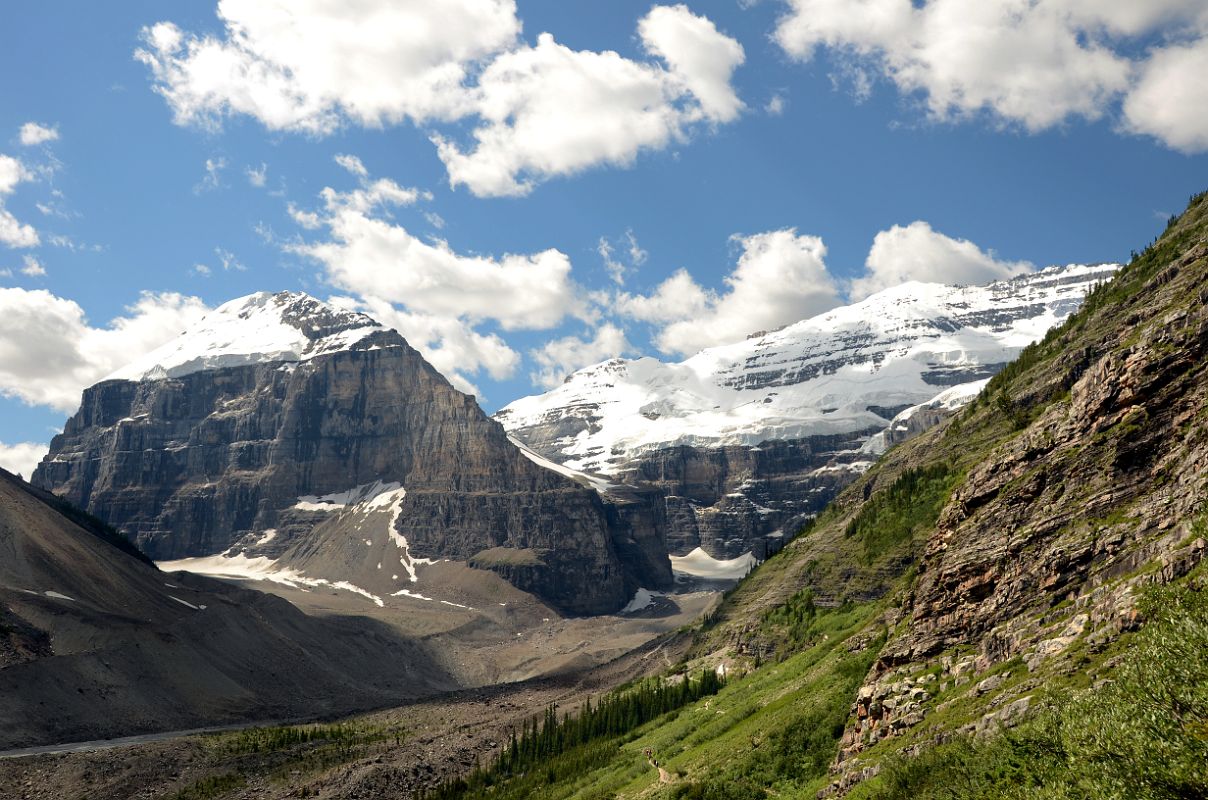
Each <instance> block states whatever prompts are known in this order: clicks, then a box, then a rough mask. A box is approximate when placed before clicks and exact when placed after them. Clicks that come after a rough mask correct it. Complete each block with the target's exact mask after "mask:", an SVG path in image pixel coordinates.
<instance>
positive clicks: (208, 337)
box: [105, 292, 383, 381]
mask: <svg viewBox="0 0 1208 800" xmlns="http://www.w3.org/2000/svg"><path fill="white" fill-rule="evenodd" d="M380 330H383V328H382V326H380V325H378V324H377V323H376V322H375V321H374V320H372V319H371V318H369V317H367V316H366V315H364V314H358V313H356V312H353V311H346V310H343V309H340V308H336V307H335V306H332V305H329V304H327V303H324V302H321V301H319V300H316V299H315V298H313V297H311V296H310V295H308V294H305V293H303V292H278V293H276V294H273V293H271V292H256V293H255V294H250V295H248V296H246V297H240V298H238V299H235V300H231V301H230V302H228V303H224V304H223V305H221V306H219V307H218V308H216V309H214V311H212V312H210V313H209V314H207V315H206V316H205V317H203V318H202V319H201V321H200V322H198V323H197V324H196V325H194V326H193V327H191V328H189V329H188V330H186V331H184V332H182V333H181V334H180V336H178V337H176V338H175V339H173V340H172V341H170V342H168V343H166V344H164V345H162V346H160V347H158V348H156V349H155V350H152V351H151V352H150V353H147V354H146V355H144V356H143V357H141V358H139V359H137V360H136V361H134V362H132V363H130V364H127V365H126V366H124V367H122V368H121V369H119V370H117V371H116V372H114V373H113V374H112V375H109V376H108V377H107V378H105V380H127V381H137V380H160V379H163V378H177V377H180V376H181V375H188V374H189V373H192V372H200V371H202V370H207V369H219V368H222V367H235V366H243V365H246V364H262V363H268V362H273V361H306V360H308V359H311V358H314V357H315V356H317V355H322V354H324V353H333V352H338V351H340V350H347V349H349V348H350V347H352V346H353V345H354V344H356V343H357V342H359V341H361V340H362V339H364V338H365V337H366V336H369V335H370V334H372V333H375V332H377V331H380Z"/></svg>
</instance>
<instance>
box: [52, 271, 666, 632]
mask: <svg viewBox="0 0 1208 800" xmlns="http://www.w3.org/2000/svg"><path fill="white" fill-rule="evenodd" d="M266 331H267V332H266ZM235 334H237V335H235ZM33 482H34V483H35V484H36V485H38V486H41V487H44V488H46V489H49V490H51V491H53V492H55V493H56V494H58V495H60V496H62V497H64V498H65V499H67V500H69V501H70V502H72V503H74V504H76V505H78V506H80V507H82V508H85V509H87V510H88V511H89V512H91V513H93V514H95V515H96V516H98V517H100V518H101V519H103V520H105V521H107V522H108V523H110V524H112V525H114V526H115V527H116V528H118V529H119V530H120V531H122V532H123V533H125V534H126V535H128V536H129V537H130V538H131V539H133V540H134V541H136V542H137V543H138V544H139V545H140V546H141V547H142V548H143V549H144V550H145V551H146V552H147V553H148V554H149V555H151V556H152V557H153V558H156V559H177V558H183V557H187V556H203V555H211V554H216V553H222V552H224V551H227V550H228V549H229V548H231V547H232V546H233V545H235V544H237V543H239V542H241V541H244V540H251V539H258V538H261V537H262V536H263V535H264V534H265V533H266V532H268V531H282V532H283V533H282V539H281V540H279V541H278V542H277V546H278V549H280V548H282V547H285V546H286V545H288V544H290V543H291V542H290V541H289V540H290V539H293V540H295V541H296V540H299V539H300V538H304V537H305V536H306V535H307V530H308V526H307V524H306V519H305V515H302V517H301V518H300V517H299V515H298V513H296V512H297V508H296V507H297V506H298V505H299V503H300V500H301V499H302V498H306V497H323V496H329V495H334V494H339V493H341V492H347V491H349V490H353V489H355V488H356V487H363V486H367V485H371V484H374V483H375V482H389V483H392V484H394V485H396V486H398V487H401V488H403V489H404V490H405V496H403V497H402V498H401V502H400V505H399V508H398V513H397V514H396V515H395V518H394V521H393V528H394V531H395V532H396V533H397V534H398V535H399V536H401V537H402V539H403V540H405V541H404V542H403V543H402V546H403V547H405V548H406V549H407V550H409V554H410V556H411V557H413V558H451V559H456V560H462V561H470V560H472V559H474V558H475V556H476V555H477V554H479V553H480V552H482V551H487V550H492V549H496V548H508V549H515V550H523V551H525V552H526V553H529V554H531V555H532V560H533V561H534V562H535V563H534V564H532V565H531V566H530V567H528V568H526V569H525V570H524V571H523V572H517V571H516V570H514V569H512V568H507V569H506V570H505V568H504V567H502V566H501V567H500V570H501V571H505V572H506V574H508V575H509V576H510V577H512V578H513V579H514V580H516V581H517V583H518V585H521V586H522V587H523V588H525V589H526V590H528V591H532V592H534V593H535V594H537V595H539V596H540V597H542V598H543V599H545V600H547V601H548V602H550V603H552V604H553V605H555V606H556V607H558V608H560V609H562V610H564V611H567V612H570V613H584V614H591V613H602V612H607V611H613V610H615V609H617V608H619V607H621V606H623V605H624V604H625V603H626V602H627V601H628V600H629V598H630V597H632V595H633V592H634V591H635V589H636V588H637V586H638V585H639V584H642V585H645V586H649V587H660V586H665V585H666V584H667V583H668V582H669V581H670V577H671V576H670V566H669V562H668V561H667V559H666V554H665V546H663V544H662V542H661V541H659V540H658V537H657V535H655V536H653V537H652V536H650V535H645V536H643V537H642V538H640V539H639V538H635V537H634V533H633V531H632V530H630V529H629V528H628V527H626V526H624V525H616V524H614V525H610V524H609V511H608V510H607V509H606V507H605V506H604V504H603V503H602V501H601V500H600V498H599V497H598V496H597V495H596V493H595V492H593V491H592V490H590V489H588V488H585V487H584V486H582V485H580V484H578V483H576V482H575V481H574V480H571V479H569V478H567V477H565V476H563V475H560V474H558V473H556V472H554V471H552V470H548V469H543V468H542V467H541V466H539V465H537V464H535V463H533V461H532V460H531V459H529V458H526V457H525V456H524V455H522V454H521V452H520V451H519V450H518V449H517V448H516V447H515V446H513V445H512V444H511V443H510V442H509V441H508V438H507V435H506V434H505V432H504V430H503V428H502V427H501V426H500V425H499V424H498V423H497V422H495V421H493V420H491V419H489V418H488V417H487V416H486V415H485V414H483V412H482V411H481V409H480V408H479V407H478V405H477V403H476V402H475V401H474V398H472V397H469V396H467V395H464V394H462V393H461V392H458V391H457V390H455V389H454V388H453V387H452V386H451V385H450V384H449V383H448V382H447V381H446V380H445V379H444V378H443V377H442V376H441V375H440V374H439V373H438V372H437V371H436V370H435V369H433V368H432V367H431V366H430V365H429V364H428V363H427V362H425V361H424V359H423V358H422V357H421V356H420V355H419V353H418V352H416V351H415V350H414V349H413V348H411V347H410V346H409V345H408V344H407V343H406V341H404V340H403V338H402V337H401V336H399V335H398V334H397V333H396V332H394V331H390V330H384V329H381V328H380V327H378V326H376V324H374V323H373V322H372V320H369V319H368V318H366V317H364V316H362V315H355V314H348V313H346V312H341V311H338V310H336V309H332V308H331V307H328V306H326V305H325V304H322V303H319V302H318V301H316V300H314V299H312V298H309V297H307V296H305V295H299V294H290V293H281V294H278V295H268V294H259V295H253V296H251V297H249V298H244V299H242V300H237V301H233V302H232V303H228V304H227V305H226V306H223V307H222V308H221V309H219V310H218V311H216V312H214V314H212V315H211V316H210V317H209V318H207V321H205V322H203V324H202V325H201V326H199V329H198V330H195V331H187V332H186V333H185V334H183V335H182V336H181V338H180V339H179V340H177V341H175V342H173V343H170V344H169V345H167V346H165V348H162V349H161V350H160V351H157V352H156V353H152V354H151V355H150V356H148V357H147V358H146V359H144V361H143V362H142V363H140V364H138V365H134V366H133V367H131V368H128V369H126V370H124V371H122V372H121V373H119V374H118V376H117V377H115V378H114V379H110V380H105V381H102V382H101V383H99V384H97V385H96V386H93V387H91V388H89V389H87V390H85V392H84V396H83V400H82V403H81V407H80V410H79V411H78V412H77V413H76V414H75V415H74V416H73V417H72V418H71V419H70V420H69V421H68V422H67V424H66V426H65V428H64V431H63V433H62V434H60V435H59V436H56V437H55V438H54V440H53V442H52V443H51V449H50V453H49V454H48V456H47V457H46V459H45V460H44V461H43V463H42V464H41V466H40V467H39V468H38V470H37V472H36V473H35V474H34V476H33ZM283 566H288V565H283ZM315 568H316V565H315V564H314V563H312V564H311V569H315ZM322 577H327V578H329V579H340V578H343V577H344V576H340V575H327V576H322Z"/></svg>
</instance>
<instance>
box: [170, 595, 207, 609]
mask: <svg viewBox="0 0 1208 800" xmlns="http://www.w3.org/2000/svg"><path fill="white" fill-rule="evenodd" d="M168 597H169V598H170V599H172V600H175V601H176V602H178V603H180V604H181V605H182V606H188V607H189V608H191V609H193V610H194V611H201V606H195V605H193V604H192V603H190V602H189V601H188V600H181V599H180V598H179V597H173V596H172V595H168Z"/></svg>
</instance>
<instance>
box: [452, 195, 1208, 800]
mask: <svg viewBox="0 0 1208 800" xmlns="http://www.w3.org/2000/svg"><path fill="white" fill-rule="evenodd" d="M1206 304H1208V197H1206V196H1204V195H1201V196H1198V197H1196V198H1193V200H1192V203H1191V204H1190V206H1189V208H1188V210H1187V211H1186V212H1185V213H1184V215H1183V216H1182V217H1180V218H1179V219H1178V220H1177V221H1176V222H1173V223H1172V224H1171V225H1170V227H1169V228H1168V229H1167V231H1166V232H1165V233H1164V234H1163V236H1162V237H1161V238H1160V239H1159V240H1158V241H1157V242H1156V243H1155V244H1154V245H1152V246H1151V247H1149V248H1147V249H1146V250H1145V251H1144V252H1143V253H1141V254H1139V255H1137V256H1136V257H1135V258H1134V259H1133V261H1132V263H1131V264H1129V266H1128V267H1127V268H1125V269H1124V270H1122V271H1121V272H1120V274H1119V275H1118V276H1117V277H1116V278H1115V279H1114V280H1113V281H1111V282H1109V283H1106V284H1104V285H1103V286H1100V287H1098V288H1096V289H1095V291H1094V292H1092V293H1091V295H1090V296H1089V298H1088V300H1087V302H1086V305H1085V307H1084V308H1083V309H1082V310H1081V311H1079V312H1078V313H1077V314H1076V315H1075V316H1073V317H1072V318H1071V319H1070V320H1069V321H1067V323H1066V324H1064V325H1063V326H1061V327H1060V328H1058V329H1056V330H1054V331H1053V332H1052V333H1050V334H1049V335H1048V336H1046V337H1045V339H1044V340H1043V341H1042V342H1040V343H1038V344H1036V345H1035V346H1032V347H1029V348H1026V349H1025V350H1024V351H1023V352H1022V353H1021V355H1020V357H1019V358H1018V359H1017V360H1016V361H1015V362H1013V363H1012V364H1011V365H1010V366H1008V367H1007V368H1006V369H1004V370H1002V371H1001V372H1000V373H999V374H998V375H997V376H996V377H995V378H993V379H992V380H991V381H990V382H989V385H988V386H987V388H986V390H985V391H984V392H983V393H982V394H981V395H979V398H978V400H977V401H976V402H975V403H973V404H972V405H970V406H969V407H967V408H966V410H965V411H963V412H962V413H960V414H959V415H957V416H955V417H954V418H951V419H949V420H948V421H946V422H944V423H942V424H940V425H939V426H938V427H936V428H934V429H932V430H930V431H928V432H927V433H924V434H922V435H921V436H919V437H917V438H914V439H911V440H910V441H908V442H906V443H904V444H901V445H898V446H897V447H894V448H893V449H891V450H890V451H889V452H888V453H887V454H886V455H885V457H884V458H883V459H881V460H880V461H879V462H878V463H877V464H876V465H875V466H874V467H873V468H872V469H870V470H869V471H868V472H867V473H866V474H865V475H864V476H862V477H861V478H860V479H859V480H857V481H856V482H855V483H853V484H852V485H851V486H850V487H848V488H847V489H846V490H845V491H844V492H843V493H842V494H841V495H840V496H839V498H838V499H837V500H836V501H835V502H834V503H832V504H831V506H830V507H829V508H828V509H827V510H826V511H825V512H824V513H823V514H822V515H820V516H819V518H818V519H817V520H815V521H814V522H813V523H812V524H811V525H810V526H809V527H808V528H807V529H806V530H805V531H804V532H803V533H802V534H801V535H799V536H798V537H797V538H796V539H795V540H794V541H793V542H791V543H790V544H789V545H788V546H786V547H785V548H784V550H783V551H781V552H780V553H779V554H777V555H775V556H774V557H772V558H771V559H770V560H768V561H767V562H766V563H764V564H763V565H761V566H760V567H759V568H758V569H757V570H755V572H753V573H752V574H751V575H750V576H749V577H748V578H747V579H746V580H744V581H743V582H742V583H741V584H740V585H739V586H738V587H737V588H736V589H735V590H734V591H733V592H731V593H729V595H728V596H727V598H726V599H725V601H724V602H723V604H722V605H721V607H720V608H719V609H717V611H716V612H715V613H714V614H712V615H710V617H709V618H708V619H706V620H705V621H704V622H703V623H702V624H701V625H700V626H699V627H697V628H696V629H694V630H692V631H689V632H687V633H685V634H684V635H690V636H692V637H693V638H694V649H693V655H692V656H691V657H690V659H689V662H688V663H687V664H686V665H684V666H682V667H680V669H681V670H683V669H695V668H697V667H699V666H702V665H704V666H709V667H715V668H717V669H718V670H719V671H725V672H726V673H727V674H728V675H730V676H731V680H730V681H729V683H728V685H727V686H726V687H725V688H724V689H722V690H721V691H720V692H719V693H718V695H717V696H716V697H714V698H709V699H707V700H703V701H699V702H696V703H693V704H690V705H689V706H688V707H686V708H684V709H683V710H682V711H680V712H677V713H673V714H670V715H668V716H666V717H663V718H660V719H659V720H656V721H655V722H653V723H648V724H645V725H642V726H639V727H635V728H633V730H632V731H631V732H630V733H628V734H627V735H624V736H619V737H616V738H614V739H612V740H610V741H609V742H608V743H607V745H605V744H598V745H596V746H595V747H594V749H584V750H575V751H574V752H572V753H569V754H567V755H565V756H560V757H559V759H558V760H557V761H556V762H553V763H551V764H550V765H549V766H548V780H547V781H545V782H542V783H541V785H540V787H539V788H534V787H533V784H532V782H531V780H530V779H529V778H525V779H523V780H521V781H520V782H519V783H517V782H516V780H511V781H506V782H505V783H504V784H503V787H504V788H502V789H499V790H496V791H495V792H494V794H493V796H496V797H501V798H502V797H512V796H517V797H519V796H526V797H540V798H569V797H645V798H698V799H699V800H746V799H747V798H751V799H753V798H762V797H767V796H769V795H773V796H778V797H794V798H813V797H816V796H819V795H822V796H827V795H832V794H839V793H845V792H854V793H855V796H859V797H861V798H863V797H868V798H875V797H891V798H908V797H918V798H941V797H944V798H952V797H987V798H989V797H1018V798H1024V797H1051V798H1073V797H1112V798H1121V799H1123V798H1132V797H1142V796H1143V797H1153V798H1163V800H1174V799H1175V798H1185V797H1201V796H1205V793H1208V774H1206V773H1205V772H1204V770H1203V764H1204V763H1205V759H1206V758H1208V740H1206V739H1205V737H1204V734H1203V732H1204V731H1205V730H1208V651H1205V650H1204V647H1205V646H1208V574H1206V573H1205V567H1204V566H1203V565H1202V562H1203V558H1204V555H1205V553H1206V552H1208V544H1206V542H1205V534H1206V533H1208V508H1206V506H1205V500H1206V499H1208V470H1205V469H1204V466H1203V465H1204V464H1205V463H1208V416H1206V415H1208V411H1206V410H1205V409H1208V375H1206V374H1205V369H1208V366H1206V364H1208V359H1206V356H1208V307H1206ZM669 679H670V680H674V677H672V678H669ZM1003 729H1014V730H1016V733H1013V734H1011V735H1010V736H999V735H998V734H999V732H1000V731H1002V730H1003ZM920 753H925V754H926V756H925V757H924V758H923V760H921V761H918V762H915V761H912V760H911V759H912V758H914V757H916V756H918V755H919V754H920ZM524 781H529V782H528V783H525V782H524ZM514 785H515V786H527V787H528V789H529V790H530V791H528V793H527V794H517V793H515V792H513V791H512V789H511V787H512V786H514ZM440 796H442V797H461V796H467V795H465V794H464V793H459V792H457V791H456V790H455V787H454V789H453V790H450V791H446V792H445V793H444V794H442V795H440Z"/></svg>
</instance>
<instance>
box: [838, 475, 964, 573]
mask: <svg viewBox="0 0 1208 800" xmlns="http://www.w3.org/2000/svg"><path fill="white" fill-rule="evenodd" d="M959 477H960V476H959V474H958V473H956V472H954V471H953V470H952V468H951V466H949V465H948V464H943V463H941V464H933V465H930V466H927V467H920V468H915V469H908V470H906V471H905V472H903V473H902V474H901V475H900V476H898V479H897V480H896V481H894V482H893V483H892V484H891V485H890V486H889V488H888V489H885V490H884V491H881V492H878V493H877V494H875V495H873V497H872V498H871V499H870V500H869V501H868V502H866V503H865V504H864V506H863V507H862V508H861V509H860V511H859V513H858V514H856V516H855V517H853V518H852V520H851V522H849V523H847V528H846V529H845V531H844V534H845V535H846V537H847V538H848V539H854V540H856V541H858V542H859V543H860V544H861V546H862V553H861V560H862V561H863V562H864V563H865V564H871V563H872V562H873V561H874V560H876V559H877V558H878V557H880V556H882V555H884V554H886V553H889V552H891V551H897V550H901V549H903V547H908V546H909V545H910V544H911V543H912V542H913V541H914V538H915V536H916V534H918V533H919V532H921V531H922V530H924V529H926V528H930V527H931V526H932V525H934V524H935V521H936V519H937V518H938V517H939V514H940V510H941V509H942V508H943V507H944V503H945V502H946V501H947V500H948V495H949V494H950V493H951V492H952V487H953V486H955V485H956V481H957V479H958V478H959Z"/></svg>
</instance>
